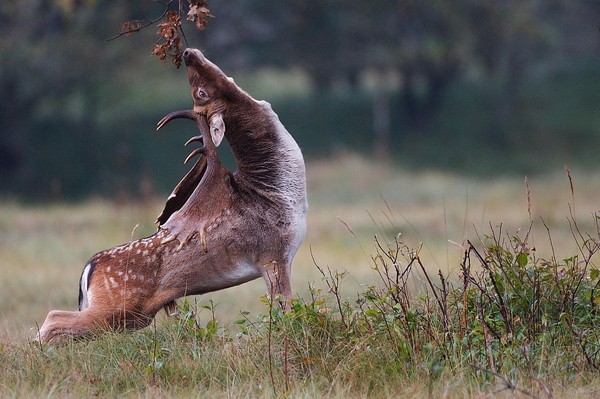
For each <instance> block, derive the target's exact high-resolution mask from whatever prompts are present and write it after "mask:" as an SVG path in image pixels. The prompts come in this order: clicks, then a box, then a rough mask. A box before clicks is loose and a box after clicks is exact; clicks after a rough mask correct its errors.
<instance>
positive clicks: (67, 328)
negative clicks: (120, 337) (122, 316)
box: [35, 309, 108, 344]
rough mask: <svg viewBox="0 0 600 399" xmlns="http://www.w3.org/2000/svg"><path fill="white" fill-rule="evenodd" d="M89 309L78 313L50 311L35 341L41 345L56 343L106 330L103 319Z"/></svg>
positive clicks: (106, 326)
mask: <svg viewBox="0 0 600 399" xmlns="http://www.w3.org/2000/svg"><path fill="white" fill-rule="evenodd" d="M95 313H96V312H94V311H93V310H91V309H86V310H83V311H80V312H77V311H75V312H71V311H65V310H52V311H50V313H48V316H46V320H44V324H42V327H41V328H40V331H39V332H38V334H37V336H36V338H35V340H36V341H39V342H41V343H44V344H46V343H50V342H58V341H60V340H61V339H64V338H66V337H69V336H71V337H83V336H85V335H87V334H89V333H91V332H93V331H98V330H99V329H102V328H104V329H106V328H108V325H107V323H106V322H105V319H104V318H99V317H98V315H97V314H95Z"/></svg>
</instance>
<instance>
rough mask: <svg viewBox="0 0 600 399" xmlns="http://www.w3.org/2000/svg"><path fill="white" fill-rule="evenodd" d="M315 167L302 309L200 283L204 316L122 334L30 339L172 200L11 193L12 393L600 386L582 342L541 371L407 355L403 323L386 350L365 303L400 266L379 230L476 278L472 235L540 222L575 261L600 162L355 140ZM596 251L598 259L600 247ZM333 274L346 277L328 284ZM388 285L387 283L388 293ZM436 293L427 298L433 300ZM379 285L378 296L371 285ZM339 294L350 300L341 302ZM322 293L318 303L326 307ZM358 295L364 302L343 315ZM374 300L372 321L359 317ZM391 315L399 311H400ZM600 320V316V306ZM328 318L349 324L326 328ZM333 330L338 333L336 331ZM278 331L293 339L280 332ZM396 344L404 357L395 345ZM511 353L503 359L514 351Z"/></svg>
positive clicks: (522, 230) (0, 334) (538, 250)
mask: <svg viewBox="0 0 600 399" xmlns="http://www.w3.org/2000/svg"><path fill="white" fill-rule="evenodd" d="M308 172H309V174H308V176H309V203H310V212H309V221H308V223H309V225H308V235H307V237H306V241H305V243H304V245H303V246H302V248H301V249H300V251H299V254H298V256H297V258H296V261H295V265H294V269H293V271H294V275H293V287H294V290H295V292H296V296H297V297H298V298H302V300H299V301H298V303H297V308H296V309H295V310H294V312H292V316H290V317H286V316H281V315H277V314H275V315H274V314H273V309H271V308H270V307H269V305H268V303H267V304H265V299H264V298H263V297H262V296H263V294H264V292H265V287H264V283H263V282H262V281H258V280H257V281H254V282H251V283H248V284H246V285H243V286H240V287H235V288H231V289H228V290H224V291H221V292H217V293H213V294H209V295H205V296H204V297H198V298H193V299H191V300H190V304H189V308H184V309H181V310H182V313H183V314H184V315H185V314H188V316H189V315H192V316H190V317H192V319H191V321H190V319H189V318H188V319H186V318H185V317H184V318H183V319H180V320H179V321H175V320H173V319H168V318H166V317H165V316H163V315H160V316H159V317H158V321H157V323H156V326H154V327H153V328H148V329H146V330H144V331H142V332H138V333H134V334H108V335H106V336H103V337H100V338H99V339H96V340H93V341H82V342H70V343H68V344H66V345H64V346H61V347H58V348H39V347H38V346H36V345H33V344H30V340H31V338H32V337H33V335H34V333H35V329H36V326H38V325H39V324H41V322H42V321H43V320H44V318H45V316H46V314H47V312H48V311H49V310H51V309H75V308H76V306H77V302H76V298H77V287H78V279H79V275H80V272H81V268H82V266H83V265H84V264H85V261H86V260H87V259H88V258H89V257H90V256H91V255H93V254H94V253H95V252H97V251H99V250H101V249H105V248H109V247H112V246H115V245H117V244H120V243H122V242H125V241H128V240H130V239H132V238H138V237H141V236H145V235H149V234H152V233H153V231H154V230H155V226H154V225H153V221H154V219H155V217H156V215H157V214H158V213H159V212H160V210H161V205H162V204H161V200H156V201H148V202H145V203H141V204H140V203H112V202H108V201H106V200H90V201H87V202H85V203H82V204H68V205H67V204H53V205H48V206H23V205H20V204H19V203H17V202H15V201H10V200H5V201H3V202H2V203H0V232H1V233H0V276H1V279H0V281H1V282H2V289H0V361H2V362H3V363H5V364H6V367H8V369H10V370H11V371H10V372H7V373H0V374H1V375H2V376H0V395H1V396H3V397H27V396H49V397H52V396H56V397H81V396H91V395H99V396H127V397H179V396H182V397H189V396H197V395H208V396H211V397H273V396H279V397H398V396H400V397H423V396H428V395H429V396H430V397H464V396H476V397H515V396H516V397H567V396H579V397H590V398H591V397H598V396H599V395H600V378H599V377H597V375H598V373H597V371H598V370H594V368H593V366H586V365H585V363H586V362H585V359H583V360H582V358H581V357H580V356H579V355H573V356H574V357H573V359H574V360H573V364H572V367H571V370H572V372H565V370H564V368H561V367H555V366H554V365H553V364H550V365H548V367H541V366H539V370H538V371H537V372H532V371H531V370H523V369H521V365H520V364H518V363H516V362H515V364H514V366H513V367H512V368H511V367H510V365H509V364H508V363H510V362H509V361H508V360H506V359H504V358H502V359H504V360H502V366H498V368H497V369H496V370H497V375H495V374H494V373H492V371H493V370H487V369H486V370H483V371H482V370H478V369H476V368H473V366H472V365H470V364H467V363H468V362H463V361H461V362H454V363H452V362H450V361H449V360H448V359H447V358H446V359H445V360H444V362H442V361H440V360H439V359H438V360H436V362H433V361H432V360H431V359H433V358H435V356H433V357H431V356H430V355H431V354H429V355H427V356H425V355H422V356H421V355H419V356H417V354H418V353H421V352H419V351H422V350H423V348H422V347H421V345H420V344H419V345H416V347H418V348H420V349H419V351H417V350H416V349H415V348H416V347H415V348H413V349H412V352H410V353H411V354H412V355H406V357H405V355H401V353H403V352H402V351H400V350H399V352H398V353H397V354H396V352H395V350H394V345H393V344H394V343H395V342H396V341H394V340H392V338H391V337H392V335H391V333H390V334H388V335H389V337H390V340H391V342H389V344H390V347H389V351H387V352H386V351H385V350H384V351H383V352H379V351H378V349H377V348H379V349H381V348H380V346H381V345H384V344H385V342H384V341H385V339H383V338H381V337H380V336H379V335H378V334H379V330H377V329H376V328H374V327H373V329H370V327H372V325H375V319H376V317H377V315H376V314H375V313H377V312H375V311H372V310H368V309H367V310H365V313H361V312H360V311H358V310H357V309H356V308H355V307H356V306H358V305H356V300H357V298H359V299H360V298H361V295H363V294H361V293H365V292H367V291H369V289H370V288H369V287H370V286H376V287H381V286H382V284H383V289H384V291H385V281H384V282H383V283H382V281H381V278H380V277H379V275H378V273H377V270H375V271H374V270H373V267H374V265H376V263H374V262H375V261H377V260H379V261H381V259H382V254H381V249H380V250H378V249H377V245H376V243H375V239H374V237H377V238H378V240H379V242H380V243H382V246H383V247H386V246H387V245H393V244H394V243H395V242H396V241H397V240H398V239H400V240H401V242H402V244H403V245H404V244H405V245H406V246H407V247H406V248H411V249H415V250H416V249H419V248H420V251H419V257H418V260H419V262H421V263H422V264H423V265H424V267H425V270H427V271H428V272H429V274H430V275H431V276H432V278H435V281H436V282H439V279H438V277H437V273H438V270H441V272H442V274H443V275H449V276H450V277H449V280H451V281H460V273H461V262H462V260H463V258H464V257H465V250H467V249H468V248H469V244H468V240H470V242H472V243H473V244H474V246H476V247H480V248H483V247H486V246H489V240H490V238H489V236H490V235H491V234H492V232H497V233H498V234H499V236H501V237H505V235H506V237H508V241H509V245H510V237H512V236H513V235H521V236H523V235H525V234H526V233H527V232H528V231H529V229H530V226H532V227H531V233H530V234H529V237H528V239H527V245H528V246H527V248H528V249H527V251H528V252H527V256H528V257H530V259H534V258H535V259H553V258H555V259H556V260H557V261H562V259H566V258H569V257H572V256H575V255H577V254H578V253H579V252H580V248H579V247H581V246H582V241H581V240H578V238H577V237H578V234H579V233H582V236H586V235H587V234H590V235H591V236H595V237H597V235H598V232H597V224H596V219H595V216H594V213H595V212H596V211H598V203H597V199H598V198H599V197H600V173H589V172H585V173H584V172H578V171H572V172H570V176H571V179H570V178H569V177H568V176H567V173H566V172H565V171H564V170H558V171H556V173H555V174H552V175H545V176H537V177H530V178H529V179H528V180H527V182H526V181H525V179H524V178H508V177H507V178H495V179H491V180H472V179H466V178H461V177H458V176H454V175H447V174H443V173H441V172H420V173H417V174H411V173H406V172H403V171H400V170H396V169H393V168H390V167H388V166H385V165H378V164H373V163H370V162H367V161H365V160H363V159H361V158H360V157H357V156H353V155H350V154H340V155H339V156H338V157H337V158H336V159H335V161H328V162H324V161H319V162H312V163H310V165H309V170H308ZM571 185H572V186H573V189H571ZM548 231H549V232H550V237H551V239H550V238H549V234H548ZM399 234H400V235H399ZM574 235H575V237H574ZM503 240H504V238H502V240H501V241H503ZM532 248H534V249H532ZM384 252H385V251H384ZM584 252H585V251H584ZM403 253H404V252H403ZM410 253H412V252H410V251H408V250H407V252H406V253H404V254H405V255H406V254H410ZM383 255H385V254H383ZM518 255H519V254H516V257H515V259H518ZM373 258H375V261H374V259H373ZM384 258H385V256H384ZM410 259H413V260H414V259H415V258H411V257H410V256H408V257H407V258H406V259H402V257H401V261H400V263H401V264H402V262H404V265H406V263H407V262H409V261H410ZM590 262H591V265H592V268H593V267H596V266H593V264H594V257H592V259H591V260H590ZM315 263H316V264H317V265H318V266H319V267H321V268H322V269H323V270H324V272H325V274H326V275H328V272H327V269H328V268H329V269H331V270H332V271H335V270H337V271H339V272H348V273H347V274H346V275H345V276H344V277H343V281H342V282H341V283H340V285H339V286H337V285H336V284H337V283H336V281H337V280H336V277H337V276H338V274H336V273H335V272H332V274H331V275H329V278H328V279H325V278H324V276H323V275H322V274H321V273H320V272H319V270H318V268H317V267H316V266H315ZM379 270H381V269H379ZM588 272H589V270H588ZM424 276H425V274H423V273H415V274H411V278H410V281H408V282H407V284H408V285H410V287H411V288H410V293H411V295H413V296H414V298H419V292H421V291H419V289H418V287H423V286H424V285H426V280H425V277H424ZM586 278H587V280H585V281H588V280H589V279H590V278H589V277H586ZM592 280H593V279H592ZM328 284H333V287H334V288H336V287H338V288H339V292H338V293H337V294H336V295H333V294H331V293H328V287H330V286H328ZM438 286H439V284H438ZM311 287H312V288H313V289H311ZM414 287H417V288H414ZM382 292H383V291H382ZM592 292H593V291H592ZM380 294H381V293H377V294H372V295H371V296H372V297H373V296H375V297H377V298H379V297H378V295H380ZM381 295H383V296H384V297H385V295H386V294H381ZM430 295H431V293H430V294H427V295H426V297H427V300H425V301H424V302H423V306H424V307H423V308H422V309H427V308H428V306H429V299H431V298H432V297H430ZM593 295H594V294H593V293H592V296H593ZM315 297H316V299H315ZM364 297H365V298H367V302H368V301H369V299H368V298H370V297H369V296H368V295H365V296H364ZM384 299H385V300H384ZM384 299H381V300H382V301H383V302H380V303H384V302H385V303H386V304H387V303H388V302H387V300H388V299H387V297H385V298H384ZM592 299H593V298H592ZM414 301H415V302H419V301H421V299H414ZM336 302H337V303H338V304H339V303H341V304H342V305H341V306H340V307H339V312H337V311H336V308H337V306H336ZM373 303H378V302H376V301H375V302H373ZM398 305H402V304H401V303H400V304H398ZM386 306H387V305H386ZM434 307H435V306H434ZM350 308H352V309H350ZM392 308H393V309H396V308H394V307H390V309H392ZM311 309H312V310H315V309H316V311H315V313H314V314H312V313H310V310H311ZM361 310H362V309H361ZM192 311H194V312H193V313H191V312H192ZM346 311H348V312H349V313H348V314H347V317H348V318H347V319H346V320H343V319H342V320H341V321H340V318H339V317H340V315H343V314H344V313H345V312H346ZM186 312H188V313H186ZM361 314H362V315H363V316H364V320H365V323H366V325H363V324H361V323H362V322H359V321H357V320H358V319H359V318H360V317H359V316H360V315H361ZM432 314H433V313H432ZM357 315H358V316H357ZM436 317H437V316H436ZM490 317H491V316H490ZM244 319H245V320H246V321H245V322H242V321H240V320H244ZM186 320H187V321H186ZM586 320H587V319H586ZM588 321H589V320H588ZM188 322H189V323H188ZM354 322H356V323H357V324H356V325H355V327H354V329H353V330H352V331H354V332H353V333H352V334H350V333H348V331H349V330H351V329H352V328H350V326H351V325H354V324H353V323H354ZM190 323H191V324H190ZM272 323H275V324H276V326H275V327H274V326H273V325H272ZM311 323H312V324H311ZM383 323H384V324H385V325H387V321H386V320H385V318H384V320H383ZM586 323H587V322H586ZM590 323H596V324H595V325H596V327H598V316H597V313H596V316H595V319H593V317H592V321H591V322H590ZM492 324H493V323H492ZM500 324H501V323H500ZM340 325H343V326H344V327H345V328H346V330H344V331H346V332H344V333H343V334H342V333H341V332H340V331H341V330H337V329H335V328H340V327H339V326H340ZM592 325H594V324H592ZM324 326H336V327H335V328H334V327H331V328H332V330H327V334H325V333H323V331H325V330H323V328H324ZM463 327H464V326H463ZM328 328H329V327H328ZM474 329H476V327H474ZM255 330H256V331H255ZM400 330H401V329H400ZM356 331H359V332H360V334H361V335H360V336H359V335H356V334H358V333H357V332H356ZM483 331H484V332H485V328H484V329H483ZM400 333H401V331H400V332H398V334H400ZM486 334H487V333H485V334H483V335H482V336H483V337H484V338H485V339H484V338H482V340H483V341H484V342H485V343H487V344H489V345H488V352H487V355H488V360H486V362H489V361H491V360H493V358H492V356H491V355H490V354H491V353H496V352H490V350H491V349H490V348H491V346H493V345H496V343H494V342H491V341H489V340H488V338H486V337H487V336H488V335H486ZM240 335H241V337H238V336H240ZM322 335H323V336H327V339H324V338H323V339H321V338H322ZM388 335H385V336H388ZM400 335H401V334H400ZM433 335H435V334H433ZM282 337H285V338H284V339H283V338H282ZM287 337H289V342H288V338H287ZM594 337H595V338H597V337H598V335H595V336H594V335H592V338H594ZM380 338H381V339H380ZM265 339H268V340H269V342H270V340H271V339H273V340H274V341H276V342H277V343H278V344H277V345H275V344H273V345H271V344H270V343H269V344H267V343H266V341H265ZM373 339H376V342H375V341H371V340H373ZM386 339H387V338H386ZM503 339H505V337H504V336H503V338H502V339H500V340H499V342H500V341H502V340H503ZM284 341H285V345H283V344H282V342H284ZM442 341H444V342H446V338H443V339H442ZM483 341H482V342H483ZM448 342H454V341H448ZM448 342H446V343H448ZM490 342H491V343H490ZM565 342H566V341H565ZM577 342H580V341H577ZM396 343H397V342H396ZM423 344H424V345H423V346H424V347H425V346H427V345H430V344H431V343H426V342H425V341H423ZM594 344H595V345H597V342H596V343H594V342H592V345H594ZM482 345H483V344H482ZM490 345H491V346H490ZM498 345H500V344H498ZM573 345H575V344H573ZM500 346H502V345H500ZM593 348H594V347H592V349H593ZM457 350H458V349H457ZM493 350H494V351H495V350H496V347H495V346H494V348H493ZM544 350H546V351H547V352H548V355H547V356H546V357H544V356H541V358H544V359H546V360H547V361H548V362H550V363H553V362H558V363H560V356H559V355H558V354H556V353H554V352H552V348H545V349H544ZM388 352H389V353H390V355H389V356H392V357H390V358H388V354H387V353H388ZM434 352H435V351H432V352H431V353H434ZM584 352H585V351H584ZM453 353H455V352H453ZM482 353H484V354H485V353H486V349H485V348H484V349H483V352H482ZM394 354H396V355H397V356H396V355H394ZM592 355H593V356H595V358H593V359H592V362H591V363H592V364H594V359H595V361H596V363H595V364H596V365H597V364H598V363H597V362H598V357H599V356H598V353H597V352H596V353H592ZM394 356H396V357H394ZM436 356H438V355H436ZM447 356H449V355H447ZM469 356H472V355H469ZM495 356H497V359H498V360H497V361H498V362H500V358H501V356H500V355H499V354H497V355H495ZM565 356H566V355H565ZM569 356H570V355H569ZM578 356H579V357H578ZM458 357H459V356H458V355H456V359H458ZM450 358H452V357H451V356H450ZM483 358H484V359H485V358H486V357H485V356H483ZM282 359H283V360H282ZM511 359H512V358H511ZM565 359H566V357H565ZM288 361H289V363H288ZM403 362H405V363H403ZM432 362H433V363H432ZM484 363H485V362H484ZM493 363H494V362H492V365H493ZM403 364H406V367H403V366H402V365H403ZM390 365H394V367H392V366H390ZM488 366H489V364H488ZM532 367H533V366H532ZM487 368H490V367H487ZM507 370H508V371H507ZM553 373H556V375H553ZM532 376H533V377H532ZM513 384H514V386H513ZM519 384H521V385H519Z"/></svg>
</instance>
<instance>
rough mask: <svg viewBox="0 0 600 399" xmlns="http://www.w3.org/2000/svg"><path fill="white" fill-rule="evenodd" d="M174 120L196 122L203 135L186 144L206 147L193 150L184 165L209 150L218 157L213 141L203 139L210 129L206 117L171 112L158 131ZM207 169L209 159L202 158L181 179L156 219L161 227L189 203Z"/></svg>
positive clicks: (186, 111) (185, 112) (158, 126)
mask: <svg viewBox="0 0 600 399" xmlns="http://www.w3.org/2000/svg"><path fill="white" fill-rule="evenodd" d="M174 119H191V120H193V121H195V122H196V126H197V127H198V130H199V131H200V133H201V134H200V135H198V136H193V137H192V138H190V139H189V140H188V141H187V142H186V143H185V145H186V146H187V145H189V144H190V143H193V142H200V143H203V144H204V147H202V148H197V149H195V150H193V151H192V152H191V153H190V155H188V156H187V158H186V159H185V161H184V162H183V163H184V164H187V163H188V161H189V160H190V159H191V158H193V157H194V156H196V155H199V154H204V155H207V151H208V150H209V151H211V153H212V154H211V157H214V158H216V157H217V154H216V148H215V146H214V143H213V142H212V140H206V141H205V140H204V139H203V135H204V134H208V129H209V128H208V123H207V121H206V117H205V116H204V115H200V114H198V113H196V112H194V111H192V110H185V111H175V112H171V113H170V114H168V115H165V116H164V117H163V118H162V119H161V120H160V121H159V122H158V123H157V125H156V130H157V131H158V130H160V129H161V128H163V127H164V126H165V125H166V124H168V123H169V122H171V121H172V120H174ZM207 145H208V147H207ZM206 168H207V157H201V158H200V159H199V160H198V161H197V162H196V164H195V165H194V166H193V167H192V169H191V170H190V171H189V172H188V173H187V174H186V175H185V176H184V177H183V179H181V181H180V182H179V183H178V184H177V186H175V189H173V192H172V193H171V195H169V197H168V199H167V202H166V203H165V208H164V209H163V211H162V213H161V214H160V215H159V216H158V218H157V219H156V222H157V223H158V224H159V226H161V225H163V224H164V223H165V222H166V221H167V220H168V219H169V218H170V217H171V215H172V214H173V213H175V212H177V211H178V210H179V209H181V207H182V206H183V205H184V204H185V203H186V202H187V200H188V199H189V198H190V196H191V195H192V193H193V192H194V190H195V189H196V187H197V186H198V184H199V183H200V181H201V180H202V176H204V174H205V173H206Z"/></svg>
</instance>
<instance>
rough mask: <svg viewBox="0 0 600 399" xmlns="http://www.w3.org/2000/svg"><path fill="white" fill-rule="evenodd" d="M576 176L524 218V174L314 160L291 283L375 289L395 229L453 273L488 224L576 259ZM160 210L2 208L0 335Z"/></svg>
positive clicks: (589, 177) (228, 301)
mask: <svg viewBox="0 0 600 399" xmlns="http://www.w3.org/2000/svg"><path fill="white" fill-rule="evenodd" d="M573 178H574V186H575V187H574V192H575V198H573V196H572V194H571V191H570V188H569V180H568V178H567V177H566V175H565V173H564V171H557V172H556V174H554V175H551V176H542V177H534V178H529V181H528V186H529V189H530V191H531V194H530V208H531V216H530V215H529V214H528V200H527V195H526V185H525V182H524V179H521V178H497V179H491V180H488V181H481V180H474V179H467V178H463V177H458V176H454V175H450V174H443V173H441V172H422V173H418V174H412V173H407V172H404V171H401V170H395V169H392V168H390V167H387V166H384V165H379V164H374V163H371V162H368V161H366V160H364V159H362V158H360V157H358V156H355V155H351V154H343V155H340V156H339V157H337V158H336V159H335V160H333V161H326V162H325V161H319V162H312V163H310V164H309V167H308V181H309V202H310V210H309V218H308V234H307V237H306V241H305V243H304V245H303V246H302V247H301V249H300V251H299V253H298V256H297V258H296V261H295V266H294V275H293V280H294V281H293V284H294V287H295V289H296V291H297V292H298V294H299V295H304V294H305V293H306V290H307V282H312V281H316V280H319V279H320V275H319V274H318V272H317V270H316V269H315V267H314V266H313V260H312V257H313V256H314V258H315V260H316V261H317V262H318V263H319V265H321V266H328V267H331V268H332V269H338V270H347V271H349V272H350V275H351V277H350V281H348V283H347V284H346V287H352V286H353V285H354V286H355V287H356V289H357V290H358V289H359V288H360V286H361V285H362V286H364V285H366V284H369V283H372V282H373V280H372V278H373V274H372V273H370V270H369V266H370V265H371V261H370V257H371V255H372V254H373V252H374V245H373V236H374V235H375V234H376V235H378V236H380V237H382V238H384V239H390V238H393V237H394V236H395V235H397V234H398V233H401V234H402V239H403V241H404V242H406V243H407V244H409V245H411V246H413V247H415V248H416V247H419V245H421V244H422V245H423V249H422V258H423V259H424V260H425V263H426V264H428V265H433V266H435V267H436V268H440V269H441V270H442V271H452V270H449V269H452V268H453V267H456V265H458V264H459V260H460V257H461V256H462V254H463V248H462V245H463V244H464V243H465V242H466V239H467V238H469V239H471V240H473V239H475V240H477V232H487V231H488V230H489V225H490V224H492V225H493V226H498V225H500V224H502V225H503V228H504V229H505V230H506V231H508V232H516V231H517V230H518V229H527V228H528V226H529V224H530V223H531V221H533V223H534V240H533V241H534V243H535V245H536V247H537V248H538V251H539V253H546V254H548V251H549V246H548V240H547V236H546V230H545V228H543V225H542V223H541V218H543V219H544V220H545V222H546V224H547V225H548V226H549V227H550V229H551V232H552V237H553V243H554V246H555V250H556V252H557V254H558V255H559V256H560V255H564V256H568V255H569V254H571V253H575V252H576V248H575V244H574V242H573V240H572V239H571V231H570V227H569V223H568V220H567V217H568V215H569V209H570V207H571V209H572V210H573V212H574V213H575V215H576V217H577V218H578V219H579V220H580V227H581V228H582V229H584V230H585V229H594V228H595V227H594V225H593V223H592V222H593V220H592V217H591V215H592V213H593V212H595V211H597V210H598V207H597V198H598V197H600V174H590V173H577V172H575V173H573ZM161 206H162V199H160V200H157V201H155V202H150V203H142V204H139V203H128V204H116V203H112V202H108V201H105V200H92V201H88V202H86V203H84V204H78V205H66V204H54V205H49V206H43V207H41V206H34V207H31V206H23V205H20V204H18V203H15V202H10V201H8V202H7V201H4V202H2V203H0V231H2V233H1V235H0V263H1V264H2V267H1V273H2V282H3V283H2V285H3V287H2V290H0V338H2V339H3V340H4V339H8V340H10V341H13V340H26V339H29V337H31V332H30V328H32V327H35V326H36V323H38V324H39V323H41V322H42V321H43V319H44V317H45V315H46V313H47V311H48V310H50V309H58V308H62V309H74V308H75V307H76V306H77V303H76V298H77V286H78V279H79V274H80V273H81V268H82V267H83V265H84V264H85V261H86V260H87V259H88V258H89V257H90V256H91V255H93V254H94V253H95V252H97V251H99V250H102V249H106V248H110V247H112V246H115V245H117V244H120V243H122V242H125V241H128V240H130V239H131V238H138V237H142V236H146V235H150V234H152V233H153V232H154V229H155V227H154V225H153V223H152V222H153V221H154V219H155V217H156V215H157V214H158V213H159V212H160V210H161ZM588 222H589V223H588ZM311 252H312V255H311ZM346 289H348V290H349V289H351V288H346ZM264 291H265V288H264V283H263V282H262V281H260V280H257V281H254V282H251V283H248V284H246V285H243V286H240V287H235V288H232V289H229V290H225V291H222V292H217V293H213V294H210V295H206V296H205V297H204V298H202V299H201V300H202V301H208V300H213V301H214V302H216V303H218V310H219V313H220V316H221V317H222V319H223V322H224V323H227V322H229V321H231V320H234V319H236V318H237V316H238V315H239V311H240V309H241V308H243V309H246V310H250V311H254V310H257V309H260V307H261V304H260V302H259V300H258V298H259V297H260V295H262V294H263V293H264ZM345 294H347V295H349V296H350V295H352V294H353V293H352V292H347V293H345Z"/></svg>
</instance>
